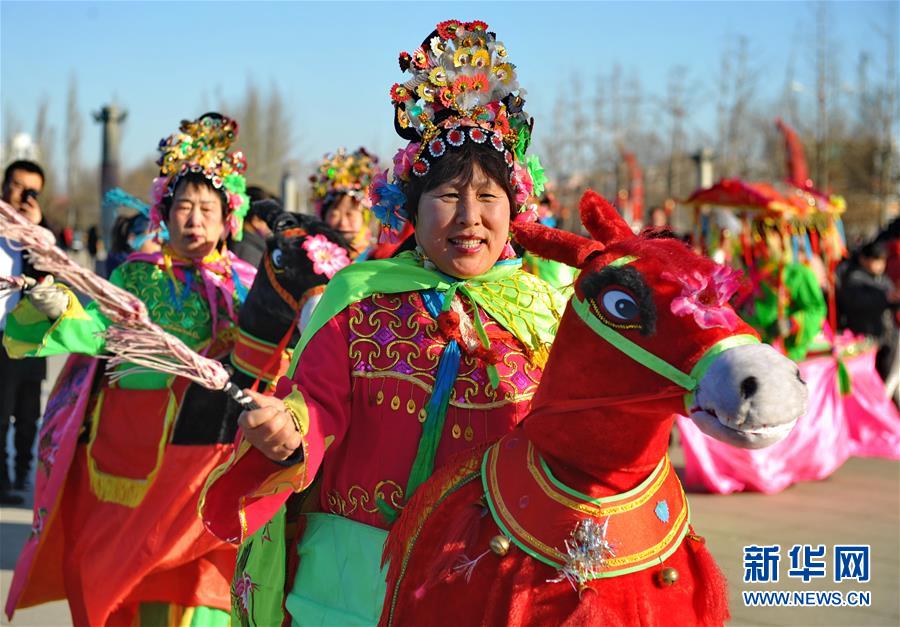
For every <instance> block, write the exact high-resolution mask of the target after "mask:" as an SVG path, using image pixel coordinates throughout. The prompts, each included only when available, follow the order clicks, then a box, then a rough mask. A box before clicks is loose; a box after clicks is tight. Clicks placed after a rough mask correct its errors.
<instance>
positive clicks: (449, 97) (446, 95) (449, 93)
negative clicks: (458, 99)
mask: <svg viewBox="0 0 900 627" xmlns="http://www.w3.org/2000/svg"><path fill="white" fill-rule="evenodd" d="M439 95H440V99H441V104H442V105H444V106H445V107H447V108H450V107H452V106H453V89H452V88H451V87H442V88H441V91H440V94H439Z"/></svg>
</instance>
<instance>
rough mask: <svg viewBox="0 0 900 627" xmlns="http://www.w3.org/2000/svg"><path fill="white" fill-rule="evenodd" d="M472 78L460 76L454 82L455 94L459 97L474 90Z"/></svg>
mask: <svg viewBox="0 0 900 627" xmlns="http://www.w3.org/2000/svg"><path fill="white" fill-rule="evenodd" d="M473 88H474V87H473V85H472V78H471V77H469V76H466V75H462V76H459V77H458V78H457V79H456V80H455V81H453V93H454V94H456V95H457V96H458V95H460V94H464V93H466V92H469V91H472V90H473Z"/></svg>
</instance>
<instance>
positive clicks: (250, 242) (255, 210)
mask: <svg viewBox="0 0 900 627" xmlns="http://www.w3.org/2000/svg"><path fill="white" fill-rule="evenodd" d="M247 196H249V197H250V209H249V210H248V211H247V215H246V216H245V217H244V229H243V237H242V238H241V240H240V241H237V240H235V239H233V238H231V239H229V241H228V250H230V251H231V252H233V253H234V254H235V255H237V256H238V257H240V258H241V259H243V260H244V261H246V262H247V263H249V264H250V265H251V266H253V267H254V268H255V267H258V266H259V263H260V262H261V261H262V258H263V254H264V253H265V252H266V238H268V237H269V236H270V235H271V234H272V230H271V229H270V228H269V224H268V220H269V218H270V217H271V215H272V214H273V212H274V213H278V212H280V210H281V206H280V204H279V203H278V200H277V198H276V197H275V196H274V195H273V194H271V193H269V192H267V191H266V190H264V189H263V188H261V187H256V186H253V185H251V186H249V187H247Z"/></svg>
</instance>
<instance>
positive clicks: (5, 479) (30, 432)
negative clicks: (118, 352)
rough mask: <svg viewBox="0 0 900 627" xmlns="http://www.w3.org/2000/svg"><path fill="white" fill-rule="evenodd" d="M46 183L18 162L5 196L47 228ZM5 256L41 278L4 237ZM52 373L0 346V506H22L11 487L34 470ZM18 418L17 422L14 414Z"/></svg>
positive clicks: (2, 321)
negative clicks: (9, 446) (10, 446)
mask: <svg viewBox="0 0 900 627" xmlns="http://www.w3.org/2000/svg"><path fill="white" fill-rule="evenodd" d="M43 187H44V171H43V170H42V169H41V167H40V166H39V165H38V164H36V163H34V162H32V161H13V162H12V163H10V164H9V166H7V168H6V170H5V171H4V173H3V187H2V198H3V200H4V201H5V202H7V203H9V204H10V205H12V206H13V207H14V208H16V209H18V210H19V212H20V213H22V215H24V216H25V217H26V218H28V219H29V220H30V221H31V222H33V223H34V224H40V225H41V226H44V227H46V226H47V222H46V220H45V219H44V214H43V212H42V210H41V205H40V204H39V203H38V200H37V196H38V194H40V192H41V190H42V189H43ZM0 256H2V257H3V260H4V261H6V262H8V265H9V271H8V272H4V273H8V274H18V275H25V276H30V277H32V278H40V277H41V276H43V274H42V273H39V272H37V271H36V270H35V269H34V268H33V267H32V266H31V264H29V263H28V259H27V258H25V256H24V255H22V252H21V251H20V250H18V249H17V248H16V247H14V246H10V243H9V241H8V240H6V239H2V238H0ZM16 296H17V295H11V296H9V297H6V298H4V299H3V301H0V305H2V308H0V340H2V339H3V329H4V328H5V326H6V313H7V311H8V310H10V309H12V307H13V306H14V305H15V301H16V300H17V298H16ZM46 376H47V364H46V359H44V358H43V357H33V358H29V359H17V360H12V359H10V358H9V356H8V355H7V354H6V351H5V350H3V349H2V348H0V504H3V505H19V504H21V503H22V502H23V499H22V497H21V496H18V495H16V494H12V493H11V492H10V490H11V489H12V488H13V487H14V488H15V489H16V490H26V489H27V488H28V474H29V472H30V471H31V461H32V453H31V449H32V448H33V446H34V439H35V436H36V435H37V422H38V418H39V417H40V414H41V384H42V382H43V381H44V378H45V377H46ZM13 417H15V421H14V422H13V421H11V418H13ZM11 423H12V424H13V425H14V429H15V436H14V438H13V440H14V442H15V449H16V455H15V478H14V479H13V480H12V481H11V480H10V479H11V477H10V474H9V466H8V460H7V451H6V436H7V432H8V431H9V427H10V424H11Z"/></svg>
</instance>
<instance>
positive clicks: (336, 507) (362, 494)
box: [327, 479, 403, 516]
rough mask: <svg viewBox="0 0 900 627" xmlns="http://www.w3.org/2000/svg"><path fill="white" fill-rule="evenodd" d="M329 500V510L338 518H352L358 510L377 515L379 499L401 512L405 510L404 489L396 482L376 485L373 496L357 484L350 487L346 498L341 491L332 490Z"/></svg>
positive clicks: (389, 481) (386, 481) (384, 482)
mask: <svg viewBox="0 0 900 627" xmlns="http://www.w3.org/2000/svg"><path fill="white" fill-rule="evenodd" d="M327 499H328V510H329V511H330V512H331V513H332V514H337V515H338V516H350V515H352V514H353V513H354V512H356V511H357V510H361V511H363V512H366V513H367V514H377V513H378V499H381V500H383V501H384V502H385V503H387V504H388V505H390V506H391V507H393V508H394V509H395V510H397V511H399V510H401V509H403V488H401V487H400V484H398V483H397V482H396V481H391V480H390V479H385V480H384V481H379V482H378V483H377V484H375V490H374V492H373V493H372V494H371V495H370V494H369V492H368V491H367V490H366V489H365V488H364V487H362V486H361V485H358V484H355V485H352V486H350V489H349V490H347V494H346V496H343V495H342V494H341V492H340V491H339V490H331V491H330V492H329V493H328V497H327Z"/></svg>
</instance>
